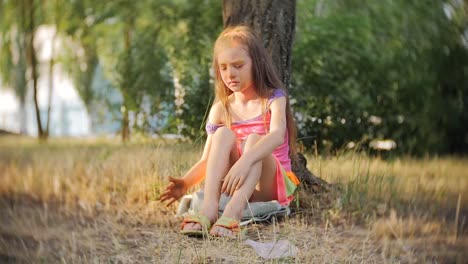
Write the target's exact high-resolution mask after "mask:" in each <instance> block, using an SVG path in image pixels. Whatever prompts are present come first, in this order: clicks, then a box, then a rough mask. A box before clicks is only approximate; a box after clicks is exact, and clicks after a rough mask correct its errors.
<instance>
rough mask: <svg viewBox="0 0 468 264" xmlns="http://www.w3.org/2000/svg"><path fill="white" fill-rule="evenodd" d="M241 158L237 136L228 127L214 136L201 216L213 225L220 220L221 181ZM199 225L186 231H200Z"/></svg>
mask: <svg viewBox="0 0 468 264" xmlns="http://www.w3.org/2000/svg"><path fill="white" fill-rule="evenodd" d="M238 158H239V153H238V151H237V146H236V136H235V135H234V133H233V132H232V131H231V130H230V129H229V128H226V127H221V128H218V130H216V132H215V133H214V134H213V136H212V141H211V147H210V152H209V154H208V161H207V165H206V178H205V188H204V199H203V207H202V210H201V212H200V213H201V214H203V215H205V216H206V217H208V219H210V221H211V222H212V223H213V222H215V221H216V219H217V218H218V207H219V197H220V192H221V180H222V179H223V178H224V177H225V176H226V173H227V172H228V170H229V168H230V167H231V166H232V164H234V162H235V161H237V159H238ZM199 229H201V226H200V225H199V224H187V225H185V226H184V230H199Z"/></svg>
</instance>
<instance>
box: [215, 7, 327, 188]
mask: <svg viewBox="0 0 468 264" xmlns="http://www.w3.org/2000/svg"><path fill="white" fill-rule="evenodd" d="M223 23H224V27H227V26H235V25H239V24H244V25H249V26H251V27H252V28H253V29H254V30H255V31H256V32H257V33H258V34H260V36H261V38H262V40H263V45H264V46H265V47H266V49H267V50H268V52H269V53H270V54H271V57H272V59H273V63H274V64H275V67H276V69H277V71H278V74H279V77H280V78H281V80H282V81H283V84H284V85H285V88H286V89H287V88H289V84H290V83H291V58H292V44H293V40H294V29H295V26H296V1H295V0H223ZM297 161H298V162H296V163H293V164H292V170H293V172H294V173H295V174H296V175H297V176H298V178H299V179H300V180H301V182H302V183H303V184H304V185H306V186H309V187H311V189H312V191H313V192H319V191H321V190H323V189H324V188H323V187H325V186H326V182H325V181H324V180H322V179H320V178H319V177H316V176H315V175H314V174H313V173H312V172H310V171H309V170H308V169H307V160H306V158H305V157H304V155H302V154H301V153H298V157H297Z"/></svg>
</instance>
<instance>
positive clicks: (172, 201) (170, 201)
mask: <svg viewBox="0 0 468 264" xmlns="http://www.w3.org/2000/svg"><path fill="white" fill-rule="evenodd" d="M175 201H176V199H174V198H172V199H171V200H169V203H168V204H166V206H169V205H171V204H173V203H174V202H175Z"/></svg>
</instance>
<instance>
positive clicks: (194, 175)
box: [159, 104, 220, 205]
mask: <svg viewBox="0 0 468 264" xmlns="http://www.w3.org/2000/svg"><path fill="white" fill-rule="evenodd" d="M219 113H220V112H219V104H217V105H215V106H213V107H212V108H211V110H210V117H209V121H210V122H212V123H214V124H217V123H218V122H219V116H220V114H219ZM211 138H212V136H211V135H208V138H207V139H206V143H205V147H204V149H203V154H202V157H201V158H200V160H199V161H198V162H197V163H195V164H194V165H193V166H192V167H191V168H190V169H189V170H188V172H187V173H186V174H185V175H184V177H182V178H180V179H178V178H173V177H169V184H168V185H167V186H166V189H165V191H164V192H163V194H162V195H161V197H160V198H159V199H160V200H161V201H162V202H166V201H167V202H168V203H167V205H170V204H172V203H173V202H175V201H177V200H179V199H180V198H181V197H182V196H184V195H185V194H186V193H187V191H188V190H189V189H190V188H192V187H193V186H195V185H197V184H199V183H200V182H202V181H203V180H204V179H205V173H206V163H207V159H208V155H209V152H210V148H211V141H212V139H211Z"/></svg>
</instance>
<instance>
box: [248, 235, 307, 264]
mask: <svg viewBox="0 0 468 264" xmlns="http://www.w3.org/2000/svg"><path fill="white" fill-rule="evenodd" d="M244 243H245V244H246V245H249V246H251V247H253V248H254V249H255V252H257V255H259V256H260V257H262V258H264V259H277V258H295V257H296V256H297V253H298V251H299V250H298V249H297V247H296V246H294V245H293V244H291V242H289V241H288V240H285V239H280V240H278V241H273V242H265V243H262V242H256V241H253V240H250V239H247V240H246V241H245V242H244Z"/></svg>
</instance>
